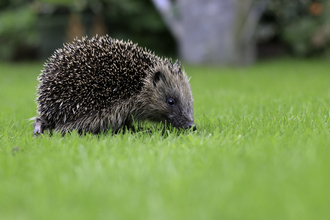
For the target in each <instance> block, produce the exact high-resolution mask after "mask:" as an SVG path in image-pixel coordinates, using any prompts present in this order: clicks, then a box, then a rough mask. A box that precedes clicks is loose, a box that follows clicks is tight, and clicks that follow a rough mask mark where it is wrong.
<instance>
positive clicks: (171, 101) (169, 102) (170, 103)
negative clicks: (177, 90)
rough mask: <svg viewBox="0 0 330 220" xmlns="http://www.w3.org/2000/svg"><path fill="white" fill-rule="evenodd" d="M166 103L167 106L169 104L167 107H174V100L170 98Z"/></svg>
mask: <svg viewBox="0 0 330 220" xmlns="http://www.w3.org/2000/svg"><path fill="white" fill-rule="evenodd" d="M166 102H167V104H169V105H174V104H175V100H174V99H172V98H169V99H167V101H166Z"/></svg>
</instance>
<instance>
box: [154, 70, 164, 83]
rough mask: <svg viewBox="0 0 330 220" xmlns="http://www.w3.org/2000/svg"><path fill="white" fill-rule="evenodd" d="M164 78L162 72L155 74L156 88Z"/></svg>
mask: <svg viewBox="0 0 330 220" xmlns="http://www.w3.org/2000/svg"><path fill="white" fill-rule="evenodd" d="M163 77H164V76H163V73H162V72H160V71H157V72H155V74H154V81H153V83H154V86H156V84H157V83H158V82H159V81H160V80H161V79H162V78H163Z"/></svg>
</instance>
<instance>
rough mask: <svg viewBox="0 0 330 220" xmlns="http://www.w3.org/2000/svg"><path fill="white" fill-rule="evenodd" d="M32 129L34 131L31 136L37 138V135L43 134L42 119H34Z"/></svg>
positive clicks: (43, 125)
mask: <svg viewBox="0 0 330 220" xmlns="http://www.w3.org/2000/svg"><path fill="white" fill-rule="evenodd" d="M33 127H34V129H33V136H38V135H40V134H43V133H44V130H45V124H44V123H43V120H42V119H40V118H36V119H35V121H34V125H33Z"/></svg>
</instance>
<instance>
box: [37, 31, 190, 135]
mask: <svg viewBox="0 0 330 220" xmlns="http://www.w3.org/2000/svg"><path fill="white" fill-rule="evenodd" d="M38 81H39V84H38V86H37V99H36V102H37V106H38V109H37V114H38V115H37V116H36V117H34V118H33V120H34V130H33V134H34V135H35V136H37V135H39V134H43V133H44V131H47V130H48V131H49V132H50V133H52V132H53V130H54V131H56V132H60V133H62V135H64V134H65V133H67V132H69V133H70V132H72V131H73V130H77V131H78V133H79V134H82V133H92V134H100V133H104V132H107V131H109V130H110V129H111V130H112V131H113V132H118V131H120V130H121V129H126V128H128V129H134V125H133V122H140V121H146V120H147V121H151V122H160V123H164V124H167V125H168V126H172V127H174V128H179V129H192V130H196V126H195V123H194V119H193V96H192V92H191V88H190V84H189V78H188V77H187V75H186V73H185V71H184V70H183V68H182V67H181V64H180V63H179V62H178V61H176V62H175V63H173V62H172V60H171V59H167V58H161V57H159V56H156V55H155V54H154V53H153V52H151V51H150V50H148V49H146V48H142V47H139V46H138V44H133V43H132V42H131V41H123V40H117V39H113V38H111V37H109V36H108V35H106V36H95V37H93V38H88V37H83V38H81V39H78V38H76V39H74V41H73V42H72V43H67V44H64V45H63V48H60V49H57V50H56V51H55V52H54V54H53V55H52V56H51V57H50V58H49V59H48V60H47V61H46V63H45V64H44V69H43V70H42V71H41V73H40V75H39V76H38Z"/></svg>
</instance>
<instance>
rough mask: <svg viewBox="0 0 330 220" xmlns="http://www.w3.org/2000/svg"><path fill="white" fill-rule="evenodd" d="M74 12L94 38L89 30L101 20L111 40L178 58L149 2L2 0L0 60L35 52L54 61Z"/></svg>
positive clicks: (162, 24)
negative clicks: (26, 51) (126, 41)
mask: <svg viewBox="0 0 330 220" xmlns="http://www.w3.org/2000/svg"><path fill="white" fill-rule="evenodd" d="M71 13H79V14H80V15H81V16H80V17H81V20H82V25H83V26H85V25H87V26H88V27H87V26H86V27H85V28H84V31H85V33H84V34H85V35H89V36H91V35H94V34H95V33H94V32H93V31H91V30H90V29H91V27H90V26H92V25H93V22H94V20H93V19H94V16H100V17H101V18H102V19H103V23H104V25H105V26H106V32H107V33H108V34H109V35H110V36H111V37H113V38H119V39H124V40H128V39H129V40H132V41H133V42H138V43H139V45H140V46H142V47H147V48H149V49H151V50H153V51H155V52H156V53H157V54H160V55H165V56H173V55H175V48H176V45H175V41H174V39H173V37H172V36H171V34H170V33H169V31H168V30H167V28H166V26H165V25H164V23H163V21H162V19H161V17H160V15H159V14H158V12H157V11H156V9H155V8H154V6H153V4H152V2H151V1H149V0H139V1H136V0H1V3H0V60H17V59H22V57H21V55H22V53H21V52H22V51H25V50H29V49H31V48H34V49H35V50H36V49H38V51H39V58H42V59H45V57H44V56H45V54H46V56H47V57H48V56H50V53H51V52H52V51H53V50H54V49H56V48H57V47H60V46H61V45H62V43H61V42H65V41H66V40H68V38H66V37H65V35H66V34H67V30H68V21H69V16H70V14H71ZM86 20H87V24H86ZM63 21H64V22H63ZM54 25H55V26H54ZM59 25H61V27H59ZM56 32H58V33H56ZM54 34H55V35H56V36H54ZM48 37H49V39H47V38H48ZM45 45H46V46H47V48H46V52H45V50H44V49H43V48H44V47H45ZM49 51H51V52H49ZM23 58H24V59H25V58H27V57H26V56H25V57H23ZM31 58H32V57H31ZM33 58H36V57H35V56H34V57H33Z"/></svg>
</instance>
